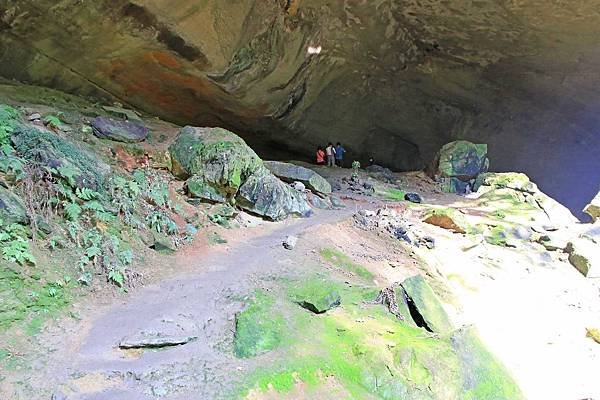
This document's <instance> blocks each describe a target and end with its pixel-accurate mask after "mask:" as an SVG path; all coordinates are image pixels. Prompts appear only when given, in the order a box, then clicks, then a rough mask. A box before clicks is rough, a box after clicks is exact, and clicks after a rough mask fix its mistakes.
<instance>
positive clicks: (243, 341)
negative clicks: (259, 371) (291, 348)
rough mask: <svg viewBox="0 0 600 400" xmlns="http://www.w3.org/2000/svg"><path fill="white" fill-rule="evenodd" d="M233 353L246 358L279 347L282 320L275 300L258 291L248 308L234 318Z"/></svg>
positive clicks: (281, 335) (282, 332)
mask: <svg viewBox="0 0 600 400" xmlns="http://www.w3.org/2000/svg"><path fill="white" fill-rule="evenodd" d="M235 327H236V332H235V342H234V353H235V355H236V356H237V357H240V358H248V357H253V356H256V355H259V354H263V353H265V352H267V351H269V350H272V349H274V348H276V347H277V346H279V344H280V343H281V342H282V340H283V334H284V319H283V316H282V315H281V314H280V313H279V312H278V311H277V308H276V307H275V299H274V298H273V297H271V296H270V295H269V294H267V293H265V292H261V291H258V292H256V293H255V294H254V298H253V300H252V301H251V302H250V303H249V304H248V306H247V307H246V308H245V309H244V310H243V311H241V312H240V313H239V314H238V315H237V316H236V321H235Z"/></svg>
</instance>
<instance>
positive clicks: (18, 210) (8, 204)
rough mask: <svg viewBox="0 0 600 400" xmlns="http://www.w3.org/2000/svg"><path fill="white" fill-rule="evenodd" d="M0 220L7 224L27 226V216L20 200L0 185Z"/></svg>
mask: <svg viewBox="0 0 600 400" xmlns="http://www.w3.org/2000/svg"><path fill="white" fill-rule="evenodd" d="M0 219H3V220H4V221H5V222H8V223H18V224H27V223H28V222H29V216H28V215H27V210H26V209H25V205H24V204H23V202H22V201H21V199H20V198H19V197H18V196H17V195H15V194H14V193H13V192H12V191H11V190H9V189H7V188H5V187H3V186H2V185H1V184H0Z"/></svg>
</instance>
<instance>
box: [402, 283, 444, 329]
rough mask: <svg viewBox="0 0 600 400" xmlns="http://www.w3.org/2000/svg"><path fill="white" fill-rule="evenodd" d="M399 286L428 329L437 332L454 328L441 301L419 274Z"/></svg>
mask: <svg viewBox="0 0 600 400" xmlns="http://www.w3.org/2000/svg"><path fill="white" fill-rule="evenodd" d="M401 286H402V289H404V292H405V293H406V295H407V297H408V298H410V299H411V301H412V302H413V304H414V306H415V307H416V308H417V309H418V310H419V313H420V314H421V316H422V317H423V319H424V321H425V322H426V323H427V326H428V327H429V329H431V330H432V331H433V332H438V333H448V332H450V331H451V330H453V329H454V327H453V325H452V323H451V322H450V319H449V318H448V314H446V311H445V310H444V307H443V306H442V303H441V302H440V300H439V299H438V297H437V296H436V294H435V293H434V292H433V290H432V289H431V287H430V286H429V285H428V284H427V282H425V279H424V278H423V277H422V276H421V275H416V276H413V277H411V278H408V279H406V280H404V281H403V282H402V284H401Z"/></svg>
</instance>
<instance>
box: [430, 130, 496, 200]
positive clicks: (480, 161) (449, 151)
mask: <svg viewBox="0 0 600 400" xmlns="http://www.w3.org/2000/svg"><path fill="white" fill-rule="evenodd" d="M488 167H489V159H488V157H487V144H475V143H471V142H468V141H466V140H457V141H455V142H450V143H447V144H445V145H444V146H442V148H441V149H440V150H439V151H438V153H437V155H436V156H435V159H434V161H433V164H432V166H431V170H430V175H431V176H432V177H433V178H434V179H436V180H438V181H441V182H443V183H444V190H445V191H447V192H453V193H465V192H467V191H468V190H469V189H470V188H472V187H473V186H474V184H475V179H476V178H477V176H478V175H479V174H481V173H484V172H487V170H488Z"/></svg>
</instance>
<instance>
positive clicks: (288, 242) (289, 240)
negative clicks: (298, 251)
mask: <svg viewBox="0 0 600 400" xmlns="http://www.w3.org/2000/svg"><path fill="white" fill-rule="evenodd" d="M297 243H298V238H297V237H296V236H291V235H290V236H288V237H286V238H285V240H284V241H283V247H284V248H286V249H287V250H293V249H294V247H296V244H297Z"/></svg>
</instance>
